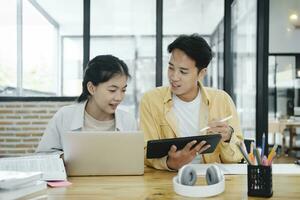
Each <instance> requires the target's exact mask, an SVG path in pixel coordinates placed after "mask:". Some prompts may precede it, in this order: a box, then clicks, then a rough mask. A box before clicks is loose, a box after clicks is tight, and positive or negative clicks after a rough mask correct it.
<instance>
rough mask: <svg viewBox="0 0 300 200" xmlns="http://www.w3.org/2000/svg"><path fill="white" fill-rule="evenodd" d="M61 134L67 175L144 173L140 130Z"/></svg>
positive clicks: (142, 143) (142, 140)
mask: <svg viewBox="0 0 300 200" xmlns="http://www.w3.org/2000/svg"><path fill="white" fill-rule="evenodd" d="M63 137H64V139H63V149H64V160H65V165H66V170H67V174H68V175H69V176H89V175H142V174H144V137H143V134H142V132H140V131H128V132H120V131H74V132H68V133H66V134H64V136H63Z"/></svg>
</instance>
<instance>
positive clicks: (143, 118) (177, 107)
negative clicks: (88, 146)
mask: <svg viewBox="0 0 300 200" xmlns="http://www.w3.org/2000/svg"><path fill="white" fill-rule="evenodd" d="M168 51H169V53H171V58H170V61H169V67H168V79H169V84H170V85H169V86H168V87H158V88H156V89H154V90H152V91H149V92H147V93H145V95H144V96H143V98H142V100H141V103H140V127H141V129H142V130H143V131H144V134H145V145H146V144H147V141H148V140H153V139H164V138H174V137H186V136H194V135H202V134H210V133H220V134H221V135H222V139H221V142H220V144H219V145H218V146H217V148H216V150H215V151H214V152H213V153H211V154H203V155H202V156H200V157H199V160H200V162H202V163H211V162H223V163H232V162H239V161H240V160H241V159H242V155H241V154H240V152H239V150H238V148H237V146H236V143H237V142H240V141H242V140H243V136H242V133H241V129H240V124H239V120H238V116H237V112H236V109H235V106H234V103H233V101H232V99H231V98H230V96H229V95H228V94H227V93H226V92H224V91H222V90H217V89H213V88H208V87H204V86H203V85H202V83H201V81H202V80H203V78H204V76H205V75H206V72H207V66H208V64H209V62H210V61H211V58H212V52H211V48H210V47H209V45H208V44H207V42H206V41H205V40H204V39H203V38H202V37H201V36H199V35H197V34H193V35H181V36H179V37H178V38H177V39H176V40H175V41H173V42H172V43H171V44H170V45H169V46H168ZM230 115H232V118H231V119H230V120H228V121H227V122H219V120H221V119H223V118H225V117H228V116H230ZM206 126H209V127H210V128H209V129H208V130H207V131H205V132H201V133H200V130H201V129H202V128H204V127H206ZM195 143H196V141H192V142H190V143H188V144H187V145H186V146H185V147H184V148H183V149H182V150H177V148H176V146H175V145H173V146H172V147H171V148H170V150H169V153H168V156H165V157H163V158H161V159H145V162H146V164H147V165H148V166H151V167H154V168H156V169H168V170H178V169H179V168H180V167H182V166H183V165H185V164H188V163H190V162H191V161H193V160H194V159H195V157H197V155H198V154H201V153H202V152H203V151H204V150H206V149H207V148H209V145H205V142H202V143H200V144H198V145H197V146H195V147H194V148H191V147H192V146H193V145H194V144H195ZM146 148H147V147H146V146H145V151H146V150H147V149H146Z"/></svg>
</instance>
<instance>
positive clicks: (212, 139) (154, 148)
mask: <svg viewBox="0 0 300 200" xmlns="http://www.w3.org/2000/svg"><path fill="white" fill-rule="evenodd" d="M221 137H222V136H221V134H213V135H200V136H191V137H180V138H169V139H160V140H149V141H148V143H147V158H148V159H151V158H162V157H164V156H166V155H168V152H169V150H170V148H171V146H172V145H173V144H174V145H175V146H176V147H177V150H180V149H183V148H184V147H185V145H186V144H187V143H189V142H191V141H193V140H197V143H196V144H195V145H194V146H196V145H197V144H198V143H200V142H201V141H203V140H205V141H206V143H207V144H210V148H208V149H207V150H205V151H204V152H203V153H202V154H204V153H212V152H214V150H215V148H216V146H217V145H218V143H219V142H220V140H221Z"/></svg>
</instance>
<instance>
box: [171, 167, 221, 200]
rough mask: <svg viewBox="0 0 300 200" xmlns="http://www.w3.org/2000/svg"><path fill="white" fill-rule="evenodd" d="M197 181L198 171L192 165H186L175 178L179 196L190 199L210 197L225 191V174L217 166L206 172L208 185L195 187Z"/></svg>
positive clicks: (176, 190) (174, 181)
mask: <svg viewBox="0 0 300 200" xmlns="http://www.w3.org/2000/svg"><path fill="white" fill-rule="evenodd" d="M196 181H197V173H196V170H195V169H194V168H193V167H192V166H190V165H184V166H183V167H182V168H180V169H179V172H178V175H177V176H175V177H174V178H173V187H174V190H175V192H176V193H177V194H179V195H182V196H188V197H210V196H215V195H218V194H220V193H222V192H224V190H225V178H224V174H223V172H222V171H221V170H220V168H219V167H218V166H216V165H211V166H210V167H209V168H208V169H207V171H206V182H207V184H208V185H204V186H193V185H194V184H195V183H196Z"/></svg>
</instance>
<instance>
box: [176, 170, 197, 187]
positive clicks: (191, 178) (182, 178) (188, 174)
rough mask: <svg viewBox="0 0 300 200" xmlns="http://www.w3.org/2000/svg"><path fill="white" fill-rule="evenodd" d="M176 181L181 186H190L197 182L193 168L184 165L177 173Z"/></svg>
mask: <svg viewBox="0 0 300 200" xmlns="http://www.w3.org/2000/svg"><path fill="white" fill-rule="evenodd" d="M178 180H179V183H180V184H182V185H188V186H192V185H194V184H195V183H196V181H197V173H196V171H195V170H194V168H193V167H191V166H188V165H185V166H183V167H182V168H181V169H180V170H179V172H178Z"/></svg>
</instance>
